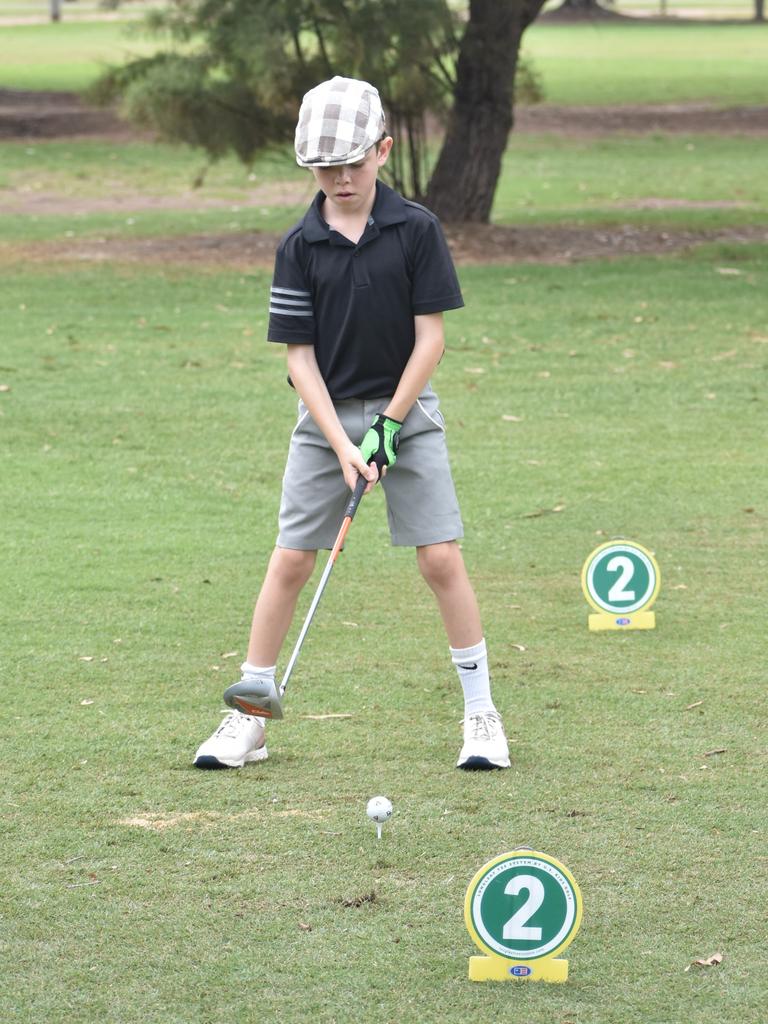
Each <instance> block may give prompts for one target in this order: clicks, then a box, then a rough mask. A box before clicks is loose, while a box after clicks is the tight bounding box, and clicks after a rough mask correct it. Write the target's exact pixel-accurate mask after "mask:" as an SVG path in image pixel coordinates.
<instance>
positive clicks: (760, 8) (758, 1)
mask: <svg viewBox="0 0 768 1024" xmlns="http://www.w3.org/2000/svg"><path fill="white" fill-rule="evenodd" d="M755 21H765V0H755Z"/></svg>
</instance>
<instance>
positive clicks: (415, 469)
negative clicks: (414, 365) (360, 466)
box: [277, 386, 464, 551]
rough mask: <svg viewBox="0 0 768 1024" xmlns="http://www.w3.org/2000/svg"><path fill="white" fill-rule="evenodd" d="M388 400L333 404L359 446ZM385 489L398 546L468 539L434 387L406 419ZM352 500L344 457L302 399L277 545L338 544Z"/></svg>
mask: <svg viewBox="0 0 768 1024" xmlns="http://www.w3.org/2000/svg"><path fill="white" fill-rule="evenodd" d="M387 401H388V399H386V398H377V399H371V400H367V401H366V400H363V399H357V398H353V399H347V400H345V401H342V402H336V403H335V407H336V412H337V414H338V416H339V419H340V420H341V423H342V426H343V427H344V429H345V430H346V432H347V434H348V436H349V437H350V439H351V440H352V441H353V443H354V444H360V442H361V441H362V439H363V435H364V434H365V432H366V431H367V430H368V427H370V425H371V422H372V421H373V418H374V417H375V416H376V415H377V414H378V413H380V412H382V411H383V410H384V409H385V408H386V405H387ZM381 486H382V487H383V488H384V494H385V496H386V500H387V519H388V521H389V533H390V536H391V538H392V543H393V544H396V545H401V546H404V547H421V546H422V545H425V544H439V543H441V542H442V541H450V540H458V539H459V538H460V537H462V536H463V534H464V530H463V526H462V522H461V514H460V512H459V503H458V500H457V498H456V491H455V489H454V486H453V479H452V477H451V469H450V465H449V463H448V449H447V446H446V443H445V421H444V420H443V416H442V413H441V412H440V410H439V408H438V398H437V395H436V394H435V392H434V391H433V390H432V389H431V387H429V386H427V388H426V389H425V390H424V392H423V393H422V394H421V395H420V397H419V399H418V401H417V402H416V404H415V405H414V407H413V408H412V409H411V411H410V412H409V413H408V416H407V417H406V418H405V422H404V423H403V427H402V430H401V431H400V449H399V451H398V455H397V462H396V463H395V465H394V466H392V467H391V468H390V469H388V470H387V475H386V476H385V478H384V480H383V481H382V484H381ZM348 500H349V489H348V488H347V486H346V484H345V483H344V477H343V475H342V472H341V467H340V466H339V460H338V459H337V458H336V454H335V452H334V451H333V449H332V448H331V447H330V445H329V444H328V442H327V441H326V439H325V437H324V436H323V434H322V432H321V431H320V429H319V428H318V427H317V425H316V424H315V421H314V420H313V419H312V417H311V416H310V415H309V412H308V410H307V407H306V406H305V405H304V403H303V402H301V401H300V402H299V420H298V423H297V424H296V427H295V429H294V431H293V434H292V435H291V444H290V448H289V451H288V461H287V463H286V466H285V474H284V476H283V494H282V499H281V502H280V532H279V534H278V538H277V544H278V546H279V547H283V548H294V549H298V550H300V551H316V550H318V549H319V548H332V547H333V542H334V541H335V539H336V535H337V534H338V532H339V527H340V526H341V520H342V517H343V515H344V509H345V507H346V504H347V501H348Z"/></svg>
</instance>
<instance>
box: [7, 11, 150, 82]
mask: <svg viewBox="0 0 768 1024" xmlns="http://www.w3.org/2000/svg"><path fill="white" fill-rule="evenodd" d="M66 9H67V5H66V4H65V5H64V11H65V16H64V20H63V21H61V22H57V23H54V22H49V23H46V24H39V25H3V26H1V27H0V88H3V89H32V90H34V89H54V90H56V89H63V90H73V91H80V90H83V89H86V88H87V87H88V86H89V85H90V84H91V82H93V80H94V79H95V78H96V76H97V75H99V74H100V73H101V72H102V71H103V70H104V69H105V68H106V67H107V66H108V65H110V64H120V63H123V62H125V61H126V60H129V59H131V58H134V57H141V56H147V55H148V54H150V53H153V52H155V51H156V50H157V49H158V42H157V40H154V39H149V38H147V36H146V34H145V33H144V32H143V30H142V28H141V27H140V25H138V24H133V23H128V24H126V23H125V22H119V21H118V22H105V21H92V22H79V21H77V22H76V21H68V20H67V18H66Z"/></svg>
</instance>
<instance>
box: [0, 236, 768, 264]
mask: <svg viewBox="0 0 768 1024" xmlns="http://www.w3.org/2000/svg"><path fill="white" fill-rule="evenodd" d="M445 233H446V237H447V239H448V244H449V245H450V248H451V251H452V253H453V256H454V259H455V260H456V262H457V263H458V264H459V265H462V266H471V265H473V264H478V263H553V264H566V263H574V262H577V261H580V260H589V259H613V258H617V257H621V256H636V255H653V254H665V253H666V254H669V253H673V252H677V251H680V250H684V249H689V248H691V247H693V246H696V245H701V244H703V243H706V242H731V243H734V244H743V243H746V242H761V243H767V242H768V228H766V227H739V228H724V229H720V230H711V231H673V230H661V229H659V228H657V227H638V226H635V225H623V226H620V227H611V228H585V227H563V226H559V225H557V226H551V227H548V226H545V227H531V228H526V227H498V226H493V225H482V224H462V225H457V226H452V225H450V224H449V225H447V226H446V231H445ZM278 238H279V235H276V234H273V233H271V232H255V231H254V232H233V233H231V234H226V235H184V236H177V237H162V238H137V239H126V238H95V239H68V240H62V241H43V242H26V243H21V244H6V245H2V246H0V262H6V263H10V262H13V263H18V262H26V263H50V262H55V263H57V264H59V265H62V264H66V263H125V264H134V263H135V264H139V263H140V264H143V265H149V264H153V265H158V266H168V265H169V264H175V265H177V266H192V267H196V268H199V269H202V268H204V267H210V268H212V269H217V270H221V269H222V268H224V267H227V268H229V269H231V270H240V271H243V272H247V271H249V270H254V269H269V268H271V267H272V265H273V261H274V253H275V246H276V245H277V242H278Z"/></svg>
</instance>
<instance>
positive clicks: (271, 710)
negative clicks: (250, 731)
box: [224, 679, 283, 720]
mask: <svg viewBox="0 0 768 1024" xmlns="http://www.w3.org/2000/svg"><path fill="white" fill-rule="evenodd" d="M224 701H225V703H226V704H228V705H229V706H230V707H231V708H235V709H236V710H237V711H242V713H243V714H244V715H258V716H259V717H260V718H271V719H273V720H276V719H279V718H282V717H283V705H282V695H281V693H280V691H279V690H278V688H277V686H276V684H275V683H272V682H251V683H249V682H245V681H244V680H242V679H241V680H240V682H239V683H234V684H233V685H232V686H230V687H229V688H228V689H227V690H225V691H224Z"/></svg>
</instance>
